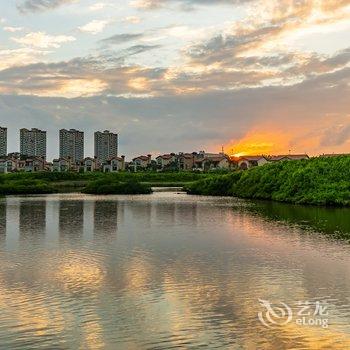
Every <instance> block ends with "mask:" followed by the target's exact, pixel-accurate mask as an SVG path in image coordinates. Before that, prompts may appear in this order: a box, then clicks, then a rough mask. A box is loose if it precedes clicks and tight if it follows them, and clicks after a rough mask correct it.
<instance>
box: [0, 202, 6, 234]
mask: <svg viewBox="0 0 350 350" xmlns="http://www.w3.org/2000/svg"><path fill="white" fill-rule="evenodd" d="M6 208H7V205H6V202H3V201H1V202H0V235H5V234H6Z"/></svg>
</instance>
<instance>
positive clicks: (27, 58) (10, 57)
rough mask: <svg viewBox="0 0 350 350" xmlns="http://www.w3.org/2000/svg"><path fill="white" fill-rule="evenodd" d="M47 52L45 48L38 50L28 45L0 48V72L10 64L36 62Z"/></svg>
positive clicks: (19, 64)
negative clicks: (17, 47) (15, 47)
mask: <svg viewBox="0 0 350 350" xmlns="http://www.w3.org/2000/svg"><path fill="white" fill-rule="evenodd" d="M47 53H48V52H47V51H45V50H38V49H34V48H28V47H24V48H20V49H6V50H0V72H1V70H3V69H7V68H9V67H12V66H21V65H29V64H33V63H37V62H39V61H40V60H42V59H43V57H44V56H45V55H46V54H47ZM0 91H1V89H0Z"/></svg>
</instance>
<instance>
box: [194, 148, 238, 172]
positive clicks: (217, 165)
mask: <svg viewBox="0 0 350 350" xmlns="http://www.w3.org/2000/svg"><path fill="white" fill-rule="evenodd" d="M194 163H195V168H196V169H198V170H201V171H208V170H214V169H230V168H231V167H232V161H231V159H230V158H229V157H228V156H227V155H226V154H224V153H204V152H199V153H198V154H197V155H196V156H195V161H194Z"/></svg>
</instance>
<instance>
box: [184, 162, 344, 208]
mask: <svg viewBox="0 0 350 350" xmlns="http://www.w3.org/2000/svg"><path fill="white" fill-rule="evenodd" d="M187 191H188V193H190V194H202V195H223V196H230V195H234V196H237V197H241V198H253V199H254V198H256V199H272V200H276V201H281V202H290V203H299V204H315V205H350V156H339V157H331V158H312V159H310V160H300V161H284V162H278V163H270V164H266V165H264V166H261V167H256V168H252V169H250V170H247V171H238V172H235V173H234V174H231V175H223V176H216V177H211V178H208V179H205V180H200V181H197V182H194V183H192V184H190V185H189V186H188V188H187Z"/></svg>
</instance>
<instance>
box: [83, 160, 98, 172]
mask: <svg viewBox="0 0 350 350" xmlns="http://www.w3.org/2000/svg"><path fill="white" fill-rule="evenodd" d="M81 165H82V168H81V169H82V170H83V171H84V173H89V172H92V171H96V170H99V168H100V166H99V162H98V161H97V158H91V157H87V158H84V159H83V161H82V163H81Z"/></svg>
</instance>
